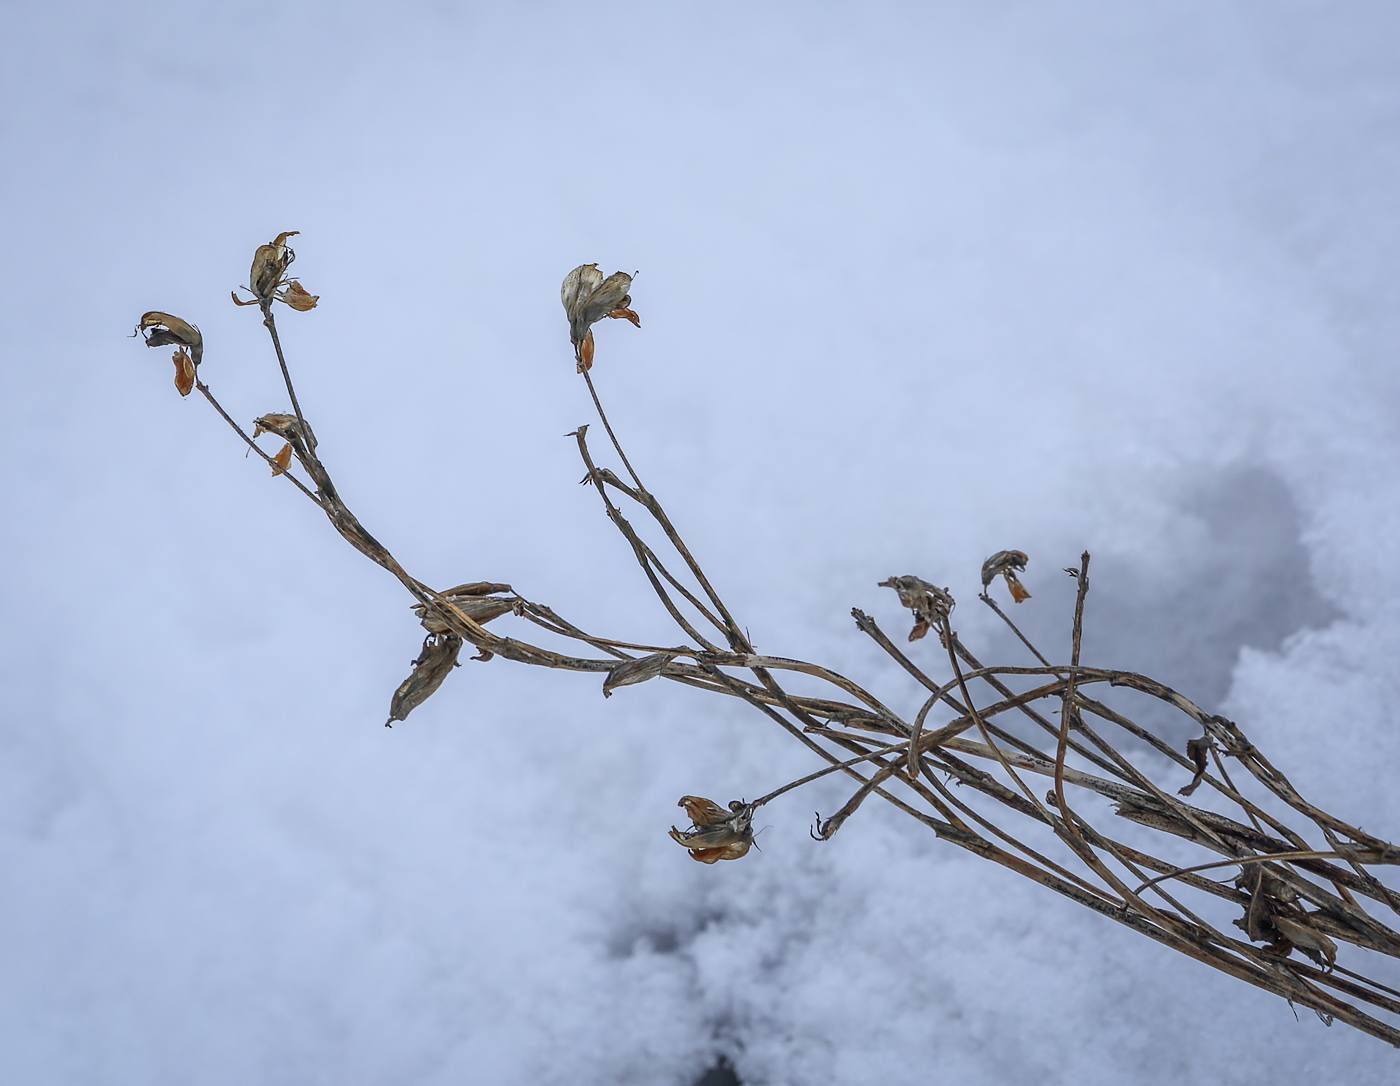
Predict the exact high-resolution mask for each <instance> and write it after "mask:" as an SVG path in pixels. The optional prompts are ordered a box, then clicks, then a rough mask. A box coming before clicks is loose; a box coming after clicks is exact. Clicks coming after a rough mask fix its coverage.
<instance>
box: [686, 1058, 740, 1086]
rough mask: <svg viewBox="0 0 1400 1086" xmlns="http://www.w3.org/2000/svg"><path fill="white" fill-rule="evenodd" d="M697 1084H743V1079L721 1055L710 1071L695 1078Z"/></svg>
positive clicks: (713, 1085)
mask: <svg viewBox="0 0 1400 1086" xmlns="http://www.w3.org/2000/svg"><path fill="white" fill-rule="evenodd" d="M695 1086H742V1080H741V1079H740V1078H739V1076H738V1075H736V1074H735V1073H734V1066H733V1064H731V1063H730V1062H729V1061H728V1060H727V1059H725V1058H724V1057H723V1056H721V1057H720V1058H719V1060H718V1062H716V1063H715V1065H714V1066H713V1067H711V1068H710V1069H709V1070H708V1071H706V1072H705V1073H704V1074H703V1075H701V1076H700V1077H699V1078H697V1079H696V1080H695Z"/></svg>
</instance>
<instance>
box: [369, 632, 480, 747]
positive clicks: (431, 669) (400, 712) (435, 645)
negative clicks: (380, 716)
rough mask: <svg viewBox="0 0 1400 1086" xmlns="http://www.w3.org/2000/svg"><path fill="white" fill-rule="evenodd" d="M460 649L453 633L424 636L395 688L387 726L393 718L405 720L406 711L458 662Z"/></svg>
mask: <svg viewBox="0 0 1400 1086" xmlns="http://www.w3.org/2000/svg"><path fill="white" fill-rule="evenodd" d="M461 649H462V639H461V638H460V637H458V636H457V635H456V634H429V635H428V636H427V637H426V638H425V639H424V640H423V651H422V652H420V653H419V654H418V659H416V660H414V661H413V672H412V673H411V674H410V675H409V676H408V678H406V679H405V680H404V681H403V682H402V683H401V684H400V685H399V688H398V689H397V690H395V691H394V698H393V701H392V702H391V703H390V705H389V719H388V720H386V721H385V722H384V726H385V727H386V728H392V727H393V726H394V721H396V720H407V719H408V714H409V713H411V712H413V710H414V709H416V708H418V706H420V705H422V704H423V703H424V702H425V701H427V700H428V699H429V698H430V697H432V695H433V693H434V692H435V691H436V690H437V688H438V687H439V686H441V685H442V680H443V679H445V678H447V676H448V675H449V674H450V673H451V671H452V669H453V668H454V667H456V666H457V654H458V653H459V652H460V651H461Z"/></svg>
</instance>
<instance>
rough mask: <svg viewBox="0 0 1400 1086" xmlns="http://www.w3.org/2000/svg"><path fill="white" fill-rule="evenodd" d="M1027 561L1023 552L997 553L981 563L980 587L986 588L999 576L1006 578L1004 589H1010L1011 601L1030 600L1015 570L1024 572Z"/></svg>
mask: <svg viewBox="0 0 1400 1086" xmlns="http://www.w3.org/2000/svg"><path fill="white" fill-rule="evenodd" d="M1029 561H1030V559H1029V558H1027V557H1026V554H1025V552H1024V551H997V552H996V554H994V555H992V556H991V557H990V558H988V559H987V560H986V561H985V562H983V563H982V587H983V588H986V587H987V586H988V585H990V584H991V583H992V580H993V579H994V578H995V577H996V576H997V575H998V574H1000V575H1001V576H1003V577H1005V578H1006V587H1007V588H1009V589H1011V598H1012V599H1013V600H1015V601H1016V602H1017V603H1020V602H1021V601H1022V600H1028V599H1030V598H1031V594H1030V593H1029V592H1027V591H1026V586H1025V585H1023V584H1022V583H1021V582H1020V581H1019V580H1018V579H1017V577H1016V571H1017V570H1020V571H1021V572H1022V573H1024V572H1025V571H1026V563H1027V562H1029Z"/></svg>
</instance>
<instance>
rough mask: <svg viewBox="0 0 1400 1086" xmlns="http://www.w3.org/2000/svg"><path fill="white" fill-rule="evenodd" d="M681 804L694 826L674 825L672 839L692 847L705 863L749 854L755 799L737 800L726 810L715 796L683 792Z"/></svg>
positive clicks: (691, 850) (697, 858)
mask: <svg viewBox="0 0 1400 1086" xmlns="http://www.w3.org/2000/svg"><path fill="white" fill-rule="evenodd" d="M676 806H677V807H684V808H685V813H686V814H688V815H689V816H690V821H691V824H692V826H693V829H691V830H689V831H687V830H678V829H676V827H675V826H672V827H671V840H673V841H675V842H677V843H678V844H681V845H684V846H685V847H686V848H688V849H689V850H690V857H691V859H693V860H698V861H700V863H702V864H712V863H717V862H718V861H720V860H737V859H738V858H739V857H740V856H743V855H745V854H747V852H748V851H749V847H750V846H751V845H752V844H753V812H754V807H753V804H751V803H744V802H742V801H740V800H737V799H736V800H733V801H732V802H731V803H730V804H729V810H727V811H726V810H725V809H724V808H723V807H721V806H720V805H719V804H718V803H716V802H715V801H714V800H712V799H705V798H703V797H701V796H681V798H680V802H679V803H677V804H676Z"/></svg>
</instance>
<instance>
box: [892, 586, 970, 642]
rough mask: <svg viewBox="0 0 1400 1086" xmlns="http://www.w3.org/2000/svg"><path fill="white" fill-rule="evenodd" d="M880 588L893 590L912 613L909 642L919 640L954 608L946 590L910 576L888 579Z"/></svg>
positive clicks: (942, 620) (944, 619)
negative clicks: (912, 621) (912, 623)
mask: <svg viewBox="0 0 1400 1086" xmlns="http://www.w3.org/2000/svg"><path fill="white" fill-rule="evenodd" d="M880 587H881V588H893V589H894V590H895V592H897V593H898V594H899V602H900V603H902V604H904V606H905V607H907V608H909V610H911V611H913V612H914V628H913V629H912V630H910V631H909V640H910V641H917V640H919V638H921V637H923V636H924V635H925V634H926V633H928V631H929V627H930V626H932V625H934V624H935V623H941V622H944V621H946V620H947V618H948V616H949V614H951V613H952V610H953V608H954V606H956V605H955V604H954V603H953V597H952V596H950V595H949V594H948V590H947V589H946V588H939V587H937V586H936V585H931V584H929V583H928V582H927V581H925V580H921V579H920V578H918V577H915V576H913V575H912V574H909V575H906V576H903V577H890V578H888V579H886V580H883V581H881V582H880Z"/></svg>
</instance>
